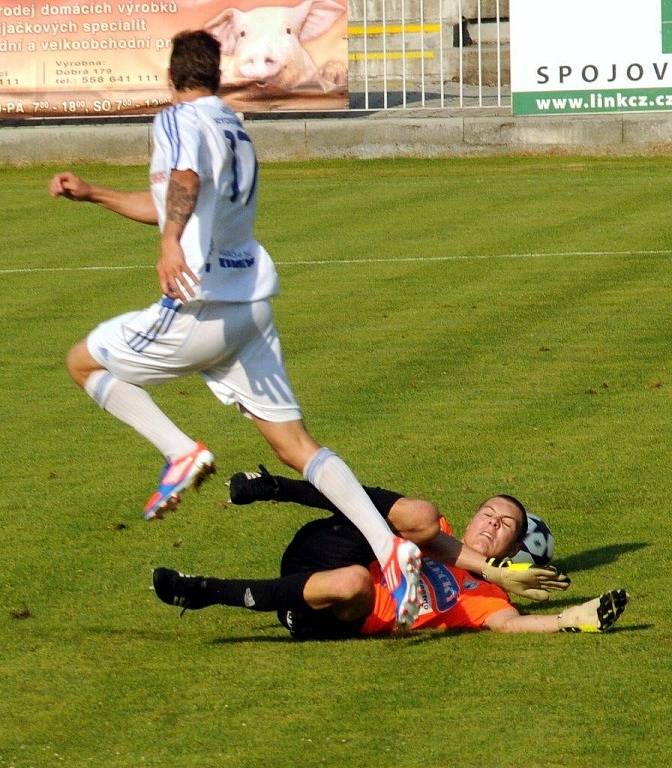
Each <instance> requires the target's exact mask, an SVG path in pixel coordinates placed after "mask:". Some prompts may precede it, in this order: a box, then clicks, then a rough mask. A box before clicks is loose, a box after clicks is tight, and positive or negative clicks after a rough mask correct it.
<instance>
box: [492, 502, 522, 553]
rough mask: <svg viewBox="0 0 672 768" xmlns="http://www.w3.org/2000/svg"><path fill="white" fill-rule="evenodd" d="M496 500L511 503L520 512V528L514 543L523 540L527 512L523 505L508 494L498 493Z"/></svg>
mask: <svg viewBox="0 0 672 768" xmlns="http://www.w3.org/2000/svg"><path fill="white" fill-rule="evenodd" d="M496 498H498V499H506V500H507V501H509V502H511V504H513V506H514V507H515V508H516V509H517V510H518V511H519V512H520V526H519V527H518V531H517V533H516V541H518V542H520V541H522V540H523V539H524V538H525V535H526V534H527V510H526V509H525V506H524V505H523V502H522V501H520V500H519V499H517V498H516V497H515V496H510V495H509V494H508V493H498V494H497V496H496Z"/></svg>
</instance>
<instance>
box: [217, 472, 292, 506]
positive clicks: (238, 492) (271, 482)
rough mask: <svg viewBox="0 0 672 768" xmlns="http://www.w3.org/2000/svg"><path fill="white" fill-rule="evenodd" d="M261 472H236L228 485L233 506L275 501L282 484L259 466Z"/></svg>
mask: <svg viewBox="0 0 672 768" xmlns="http://www.w3.org/2000/svg"><path fill="white" fill-rule="evenodd" d="M259 470H260V471H259V472H236V474H235V475H232V476H231V479H230V480H229V482H228V483H227V485H228V486H229V494H230V496H231V498H230V501H231V503H232V504H251V503H252V502H253V501H275V500H277V498H278V492H279V490H280V484H279V483H278V481H277V478H275V477H273V475H272V474H271V473H270V472H269V471H268V470H267V469H266V467H265V466H264V465H263V464H260V465H259Z"/></svg>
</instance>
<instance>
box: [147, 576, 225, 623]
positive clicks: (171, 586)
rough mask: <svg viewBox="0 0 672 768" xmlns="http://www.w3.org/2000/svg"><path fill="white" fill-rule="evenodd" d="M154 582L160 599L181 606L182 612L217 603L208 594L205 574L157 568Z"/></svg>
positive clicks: (168, 603)
mask: <svg viewBox="0 0 672 768" xmlns="http://www.w3.org/2000/svg"><path fill="white" fill-rule="evenodd" d="M153 582H154V591H155V592H156V596H157V597H158V598H159V600H162V601H163V602H164V603H166V604H167V605H177V606H179V607H180V608H182V613H184V612H185V611H186V610H190V611H195V610H198V609H199V608H206V607H207V606H208V605H214V604H215V601H214V600H212V599H211V598H210V597H209V596H208V593H207V586H208V580H207V579H206V578H205V576H189V574H186V573H180V572H179V571H174V570H173V569H172V568H155V569H154V576H153Z"/></svg>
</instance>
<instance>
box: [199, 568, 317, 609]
mask: <svg viewBox="0 0 672 768" xmlns="http://www.w3.org/2000/svg"><path fill="white" fill-rule="evenodd" d="M309 578H310V574H309V573H293V574H291V575H289V576H281V577H280V578H279V579H215V578H207V579H206V580H205V581H206V586H205V591H206V592H207V594H208V597H209V598H210V599H211V600H212V601H213V603H221V604H222V605H233V606H237V607H240V608H249V609H250V610H252V611H291V610H294V611H296V610H299V609H303V608H307V607H308V605H307V603H306V601H305V600H304V599H303V588H304V587H305V585H306V582H307V581H308V579H309Z"/></svg>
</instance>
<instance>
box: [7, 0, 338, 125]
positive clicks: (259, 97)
mask: <svg viewBox="0 0 672 768" xmlns="http://www.w3.org/2000/svg"><path fill="white" fill-rule="evenodd" d="M202 28H205V29H208V30H209V31H210V32H211V33H212V34H213V35H215V37H217V38H218V39H219V40H220V42H221V44H222V91H221V93H222V96H223V97H224V98H225V99H226V100H227V102H229V103H230V104H231V106H232V107H233V108H234V109H236V110H240V111H245V112H249V111H268V110H273V109H291V110H297V109H299V110H311V109H342V108H345V107H346V106H347V82H348V73H347V1H346V0H303V1H302V2H299V3H297V2H296V0H173V2H167V1H166V0H149V1H148V2H129V1H127V0H125V1H124V2H106V1H104V2H83V3H80V2H67V1H61V2H59V1H58V0H56V2H16V1H14V2H8V0H0V121H1V120H2V118H17V117H18V118H24V117H26V118H28V117H54V116H62V115H66V116H72V117H77V116H103V115H133V114H148V113H150V114H151V113H152V112H154V111H156V110H157V109H158V108H160V107H161V106H162V105H163V104H166V103H168V101H169V93H168V88H167V85H166V72H167V67H168V58H169V55H170V41H171V38H172V36H173V35H174V34H176V33H177V32H180V31H182V30H184V29H202Z"/></svg>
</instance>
